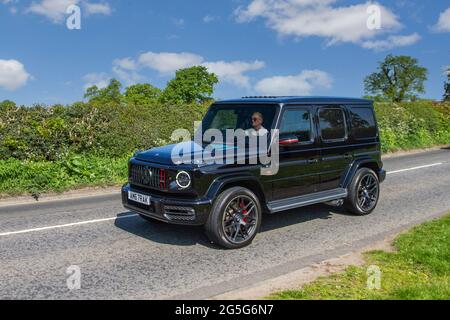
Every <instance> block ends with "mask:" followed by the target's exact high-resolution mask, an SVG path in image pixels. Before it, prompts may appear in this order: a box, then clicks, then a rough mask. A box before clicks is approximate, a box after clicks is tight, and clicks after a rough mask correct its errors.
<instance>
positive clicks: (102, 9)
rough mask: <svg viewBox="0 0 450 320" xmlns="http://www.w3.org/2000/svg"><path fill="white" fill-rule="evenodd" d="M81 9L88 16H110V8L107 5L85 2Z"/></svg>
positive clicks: (104, 3)
mask: <svg viewBox="0 0 450 320" xmlns="http://www.w3.org/2000/svg"><path fill="white" fill-rule="evenodd" d="M83 8H84V10H86V13H87V14H88V15H89V14H103V15H107V16H109V15H110V14H111V11H112V10H111V7H110V5H109V3H106V2H99V3H90V2H87V1H85V2H84V3H83Z"/></svg>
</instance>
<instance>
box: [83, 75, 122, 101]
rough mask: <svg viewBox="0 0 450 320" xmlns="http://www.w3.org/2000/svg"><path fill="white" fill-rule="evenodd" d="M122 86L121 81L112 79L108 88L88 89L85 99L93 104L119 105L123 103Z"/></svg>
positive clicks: (95, 87)
mask: <svg viewBox="0 0 450 320" xmlns="http://www.w3.org/2000/svg"><path fill="white" fill-rule="evenodd" d="M121 87H122V84H121V83H120V82H119V80H116V79H111V81H110V82H109V85H108V86H107V87H106V88H103V89H99V88H98V87H97V86H92V87H90V88H87V90H86V94H85V95H84V98H86V99H88V100H89V102H90V103H91V104H96V105H104V104H109V103H115V104H119V103H120V102H121V101H122V98H123V96H122V94H121V93H120V88H121Z"/></svg>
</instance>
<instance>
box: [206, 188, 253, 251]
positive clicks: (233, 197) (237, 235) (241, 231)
mask: <svg viewBox="0 0 450 320" xmlns="http://www.w3.org/2000/svg"><path fill="white" fill-rule="evenodd" d="M260 225H261V206H260V203H259V199H258V198H257V197H256V195H255V194H254V193H253V192H251V191H250V190H248V189H246V188H243V187H233V188H230V189H227V190H225V191H223V192H222V193H221V194H220V195H219V197H218V198H217V199H216V201H215V202H214V205H213V208H212V211H211V214H210V216H209V218H208V221H207V223H206V225H205V229H206V234H207V236H208V238H209V239H210V240H211V241H212V242H214V243H216V244H218V245H220V246H223V247H225V248H228V249H238V248H242V247H245V246H248V245H249V244H250V243H251V242H252V241H253V239H254V238H255V236H256V234H257V233H258V230H259V227H260Z"/></svg>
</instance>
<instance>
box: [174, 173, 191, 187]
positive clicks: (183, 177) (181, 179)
mask: <svg viewBox="0 0 450 320" xmlns="http://www.w3.org/2000/svg"><path fill="white" fill-rule="evenodd" d="M176 182H177V185H178V186H179V187H180V188H181V189H186V188H189V186H190V185H191V176H190V175H189V173H187V172H186V171H180V172H178V174H177V177H176Z"/></svg>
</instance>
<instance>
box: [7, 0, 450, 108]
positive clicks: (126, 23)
mask: <svg viewBox="0 0 450 320" xmlns="http://www.w3.org/2000/svg"><path fill="white" fill-rule="evenodd" d="M70 4H76V5H77V6H79V7H80V10H81V29H79V30H69V29H68V28H67V26H66V19H67V17H68V16H69V15H68V14H66V8H67V7H68V6H69V5H70ZM370 5H376V8H377V10H378V11H377V12H379V13H380V15H379V16H380V17H381V26H380V27H381V28H380V29H376V30H370V29H369V28H367V20H368V19H371V18H374V17H375V18H376V17H377V16H376V15H373V13H374V11H370V12H369V13H368V12H367V8H368V7H369V6H370ZM371 14H372V15H371ZM370 21H372V22H374V21H375V22H376V21H377V20H373V19H372V20H370ZM0 30H1V31H0V36H1V43H2V44H1V46H0V101H1V100H3V99H10V100H13V101H16V102H18V103H20V104H27V105H29V104H32V103H46V104H54V103H71V102H74V101H78V100H81V99H82V97H83V93H84V90H85V87H86V86H88V85H91V84H97V85H99V86H102V85H104V84H105V83H107V80H108V79H109V78H111V77H116V78H118V79H119V80H120V81H121V82H122V83H123V84H124V85H128V84H132V83H136V82H149V83H151V84H153V85H155V86H158V87H164V86H165V84H166V82H167V81H168V80H169V79H170V78H171V77H172V76H173V74H174V71H175V70H176V69H177V68H179V67H187V66H191V65H197V64H202V65H205V66H206V67H208V68H209V69H210V70H211V71H213V72H215V73H216V74H218V75H219V78H220V80H221V82H220V84H219V86H218V87H217V89H216V92H215V97H216V98H219V99H221V98H233V97H240V96H243V95H254V94H280V95H283V94H299V95H336V96H355V97H359V96H362V95H363V94H364V92H363V79H364V77H365V76H366V75H368V74H369V73H370V72H372V71H373V70H375V68H376V66H377V62H378V61H380V60H382V59H383V58H384V57H385V56H386V55H387V54H389V53H392V54H395V55H400V54H405V55H411V56H413V57H415V58H417V59H418V60H419V62H420V64H422V65H424V66H425V67H427V68H428V70H429V79H428V81H427V82H426V91H427V92H426V94H425V95H424V97H427V98H433V99H440V98H441V97H442V94H443V82H444V80H445V76H444V68H445V66H448V65H450V59H449V53H450V48H449V44H450V41H449V40H450V37H449V36H450V3H449V2H448V1H446V0H433V1H426V2H425V1H422V0H414V1H406V0H390V1H387V0H386V1H378V2H369V1H346V0H230V1H225V0H222V1H211V0H209V1H208V0H190V1H186V0H165V1H157V0H155V1H144V0H134V1H123V0H122V1H121V0H32V1H30V0H0Z"/></svg>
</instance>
